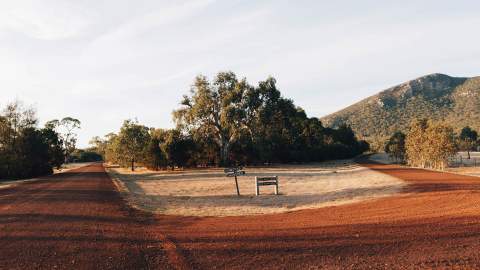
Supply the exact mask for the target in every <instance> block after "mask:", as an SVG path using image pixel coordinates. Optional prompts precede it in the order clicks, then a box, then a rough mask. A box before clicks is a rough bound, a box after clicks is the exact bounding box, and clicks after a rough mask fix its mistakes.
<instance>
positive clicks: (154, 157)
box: [143, 134, 167, 171]
mask: <svg viewBox="0 0 480 270" xmlns="http://www.w3.org/2000/svg"><path fill="white" fill-rule="evenodd" d="M162 139H163V138H162V137H158V136H155V134H151V138H150V141H149V142H148V145H147V147H146V150H145V151H146V153H145V157H144V161H143V163H144V165H145V166H146V167H147V168H149V169H153V170H155V171H158V170H159V169H160V168H161V167H166V166H167V157H166V155H165V153H164V152H163V151H162V148H161V147H160V146H161V144H162Z"/></svg>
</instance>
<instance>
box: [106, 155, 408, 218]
mask: <svg viewBox="0 0 480 270" xmlns="http://www.w3.org/2000/svg"><path fill="white" fill-rule="evenodd" d="M108 171H109V173H110V174H111V175H112V176H113V178H114V179H116V180H117V184H119V185H120V186H122V187H123V190H124V191H125V193H126V196H127V198H128V200H129V201H130V203H131V204H133V205H134V206H135V207H137V208H140V209H142V210H147V211H151V212H155V213H160V214H168V215H184V216H241V215H258V214H271V213H281V212H288V211H294V210H300V209H311V208H318V207H324V206H333V205H340V204H345V203H351V202H358V201H362V200H367V199H372V198H379V197H384V196H388V195H392V194H395V193H397V192H399V191H401V189H402V187H403V186H404V183H403V181H401V180H399V179H397V178H395V177H392V176H388V175H385V174H382V173H378V172H375V171H373V170H370V169H368V168H365V167H360V166H358V165H356V164H355V163H353V162H352V161H351V160H343V161H336V162H325V163H318V164H311V165H282V166H273V167H264V168H259V167H255V168H246V169H245V171H246V175H245V176H241V177H239V178H238V179H239V186H240V193H241V196H240V197H238V196H236V191H235V182H234V179H233V178H227V177H225V174H224V173H223V170H222V169H188V170H181V171H174V172H172V171H168V172H166V171H160V172H155V171H148V170H146V169H143V168H140V169H138V170H137V171H135V172H131V171H129V170H128V169H122V168H109V169H108ZM271 175H277V176H279V181H280V195H278V196H276V195H273V187H272V186H267V187H261V191H260V193H261V195H260V196H258V197H257V196H255V183H254V179H255V176H271Z"/></svg>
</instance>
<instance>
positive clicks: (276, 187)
mask: <svg viewBox="0 0 480 270" xmlns="http://www.w3.org/2000/svg"><path fill="white" fill-rule="evenodd" d="M275 179H276V180H277V184H276V185H275V195H278V176H275Z"/></svg>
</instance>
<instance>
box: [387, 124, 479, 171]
mask: <svg viewBox="0 0 480 270" xmlns="http://www.w3.org/2000/svg"><path fill="white" fill-rule="evenodd" d="M477 145H479V142H478V134H477V132H476V131H474V130H472V129H471V128H470V127H465V128H463V129H462V131H461V132H460V134H459V136H456V134H455V133H454V131H453V129H452V128H451V127H449V126H447V125H445V124H443V123H441V122H434V121H428V120H426V119H419V120H415V121H413V122H412V123H411V125H410V129H409V131H408V133H407V134H404V133H402V132H395V133H394V134H393V135H392V137H390V139H389V140H388V141H387V143H386V145H385V152H386V153H388V154H389V155H390V156H391V157H392V158H393V159H395V160H396V161H397V162H406V163H407V164H409V165H411V166H415V167H421V168H434V169H444V168H445V167H446V166H447V165H448V160H449V158H450V157H452V156H454V155H455V154H456V152H457V151H458V150H464V151H467V152H468V155H469V157H468V158H470V151H471V150H472V149H474V148H475V147H476V146H477Z"/></svg>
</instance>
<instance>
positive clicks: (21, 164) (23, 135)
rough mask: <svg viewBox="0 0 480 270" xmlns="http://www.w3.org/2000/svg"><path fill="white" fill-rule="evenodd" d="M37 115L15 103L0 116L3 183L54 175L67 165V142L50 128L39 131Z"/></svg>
mask: <svg viewBox="0 0 480 270" xmlns="http://www.w3.org/2000/svg"><path fill="white" fill-rule="evenodd" d="M36 125H37V118H36V116H35V111H34V110H33V109H31V108H25V107H24V106H23V105H22V104H21V103H20V102H18V101H17V102H14V103H11V104H9V105H7V107H6V108H5V109H4V111H3V112H2V113H1V114H0V179H6V178H9V179H11V178H13V179H16V178H28V177H36V176H41V175H46V174H50V173H52V171H53V170H52V168H53V167H60V166H61V164H62V162H63V158H64V155H63V152H64V149H63V141H62V140H61V138H60V136H59V134H58V133H57V132H56V131H55V130H53V129H52V128H51V126H47V127H46V128H44V129H38V128H37V127H36Z"/></svg>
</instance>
